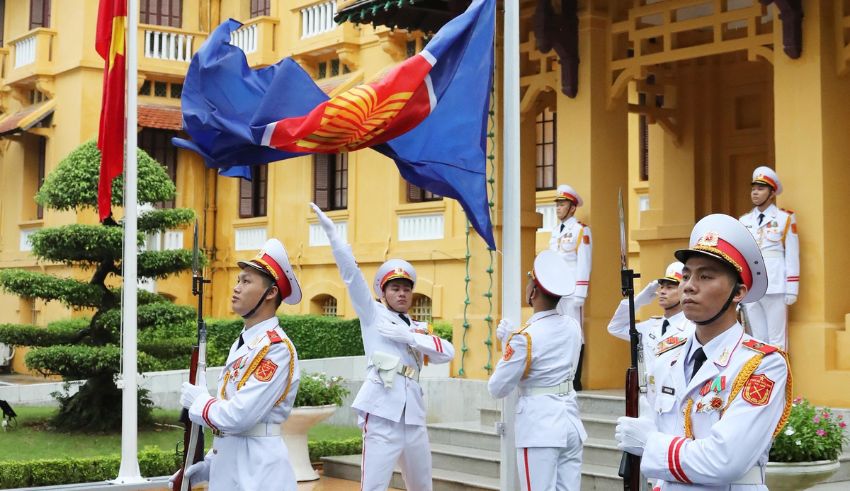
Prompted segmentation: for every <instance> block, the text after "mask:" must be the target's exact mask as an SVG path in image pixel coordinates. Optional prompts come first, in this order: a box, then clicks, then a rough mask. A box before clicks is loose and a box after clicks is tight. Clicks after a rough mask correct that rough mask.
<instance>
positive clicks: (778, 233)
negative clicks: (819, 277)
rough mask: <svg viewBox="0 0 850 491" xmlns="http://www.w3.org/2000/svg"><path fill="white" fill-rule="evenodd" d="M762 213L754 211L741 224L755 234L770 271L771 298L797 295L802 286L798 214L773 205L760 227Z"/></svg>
mask: <svg viewBox="0 0 850 491" xmlns="http://www.w3.org/2000/svg"><path fill="white" fill-rule="evenodd" d="M759 213H761V212H759V210H758V208H753V210H752V211H751V212H750V213H747V214H746V215H743V216H742V217H741V218H739V220H740V221H741V223H743V224H744V225H745V226H746V227H747V229H748V230H749V231H750V233H751V234H753V237H755V239H756V242H758V245H759V248H761V253H762V255H763V256H764V263H765V267H767V294H768V295H770V294H783V293H787V294H791V295H797V294H798V291H799V285H800V238H799V237H798V236H797V218H796V217H795V216H794V212H793V211H790V210H783V209H781V208H779V207H777V206H776V205H770V206H768V207H767V209H766V210H764V218H763V219H762V222H761V226H759V224H758V223H759Z"/></svg>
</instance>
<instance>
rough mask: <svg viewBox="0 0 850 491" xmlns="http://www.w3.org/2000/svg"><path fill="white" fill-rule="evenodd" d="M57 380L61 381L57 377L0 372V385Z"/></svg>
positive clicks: (41, 382)
mask: <svg viewBox="0 0 850 491" xmlns="http://www.w3.org/2000/svg"><path fill="white" fill-rule="evenodd" d="M59 381H61V380H60V379H59V378H55V379H54V378H47V377H41V376H32V375H21V374H20V373H11V374H10V373H5V372H3V373H0V385H30V384H43V383H45V382H59Z"/></svg>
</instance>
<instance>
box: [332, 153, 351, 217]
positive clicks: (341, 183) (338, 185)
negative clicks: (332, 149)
mask: <svg viewBox="0 0 850 491" xmlns="http://www.w3.org/2000/svg"><path fill="white" fill-rule="evenodd" d="M333 157H334V162H335V164H334V166H333V168H334V186H333V188H334V189H333V191H334V201H333V209H335V210H343V209H345V208H347V207H348V154H347V153H340V154H336V155H334V156H333Z"/></svg>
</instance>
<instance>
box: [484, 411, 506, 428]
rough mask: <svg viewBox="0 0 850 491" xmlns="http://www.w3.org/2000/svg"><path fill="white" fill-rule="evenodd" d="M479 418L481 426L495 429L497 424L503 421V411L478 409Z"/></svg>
mask: <svg viewBox="0 0 850 491" xmlns="http://www.w3.org/2000/svg"><path fill="white" fill-rule="evenodd" d="M478 416H479V419H480V422H481V426H486V427H489V428H493V427H494V426H495V424H496V423H498V422H499V421H501V420H502V410H501V409H489V408H485V407H482V408H479V409H478Z"/></svg>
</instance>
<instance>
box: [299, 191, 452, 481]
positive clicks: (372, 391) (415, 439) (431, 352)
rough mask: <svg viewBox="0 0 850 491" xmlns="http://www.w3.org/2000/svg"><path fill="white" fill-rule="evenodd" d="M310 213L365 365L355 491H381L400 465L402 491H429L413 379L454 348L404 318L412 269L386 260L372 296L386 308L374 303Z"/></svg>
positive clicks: (421, 404)
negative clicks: (343, 290)
mask: <svg viewBox="0 0 850 491" xmlns="http://www.w3.org/2000/svg"><path fill="white" fill-rule="evenodd" d="M310 206H311V207H312V208H313V211H314V212H315V213H316V215H317V216H318V217H319V223H320V224H321V226H322V229H323V230H324V231H325V233H326V234H327V236H328V240H329V241H330V244H331V251H332V252H333V255H334V258H335V259H336V263H337V266H338V267H339V273H340V275H341V276H342V280H343V282H345V284H346V285H347V286H348V294H349V296H350V297H351V303H352V304H353V305H354V310H355V312H356V313H357V316H358V317H359V318H360V330H361V334H362V336H363V348H364V350H365V352H366V356H367V357H368V360H369V367H368V368H367V372H366V380H365V381H364V382H363V386H361V387H360V391H359V392H358V393H357V397H355V399H354V403H353V404H352V407H353V408H354V409H355V410H356V411H357V413H358V415H359V418H358V420H359V424H360V428H361V429H362V430H363V462H362V466H361V469H362V475H361V489H363V490H365V491H377V490H381V491H383V490H386V489H387V488H388V487H389V484H390V479H391V478H392V474H393V468H394V467H395V464H396V462H398V463H399V464H400V467H401V472H402V476H403V477H404V482H405V485H406V487H407V489H410V490H412V491H427V490H430V489H432V482H431V470H432V469H431V446H430V444H429V443H428V431H427V428H426V427H425V401H424V399H423V391H422V388H421V387H420V385H419V372H420V370H421V369H422V366H423V364H424V363H425V361H426V358H427V360H428V361H429V362H431V363H447V362H449V361H451V359H452V358H453V357H454V347H453V346H452V344H451V343H450V342H448V341H446V340H445V339H442V338H440V337H437V336H433V335H431V333H430V329H429V327H428V324H427V323H425V322H417V321H414V320H411V319H410V318H409V317H408V315H407V312H408V310H409V309H410V306H411V304H412V300H413V288H414V287H415V286H416V271H415V270H414V269H413V266H411V265H410V263H408V262H407V261H403V260H401V259H391V260H389V261H387V262H385V263H384V264H383V265H381V267H380V268H378V272H377V273H376V274H375V281H374V284H373V289H374V292H375V294H376V295H377V296H378V299H379V300H380V299H381V298H383V299H384V300H385V301H386V305H384V304H382V303H380V302H376V301H375V299H374V298H373V297H372V292H371V291H370V289H369V285H368V284H367V283H366V280H365V279H364V278H363V273H362V272H361V271H360V268H359V267H358V266H357V262H356V261H355V260H354V255H353V254H352V251H351V247H350V246H349V245H348V244H347V243H346V242H345V240H344V239H342V238H340V237H339V236H338V235H337V233H336V228H335V226H334V223H333V222H332V221H331V219H330V218H328V217H327V215H325V214H324V213H322V211H321V210H320V209H319V208H318V207H317V206H316V205H315V204H312V203H311V205H310Z"/></svg>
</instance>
